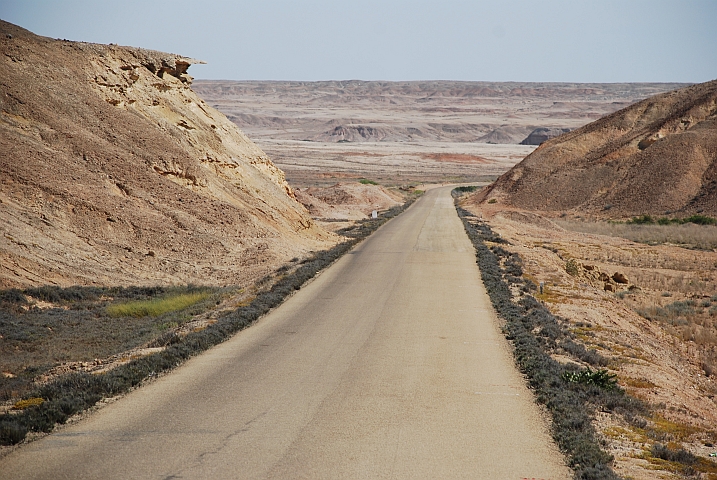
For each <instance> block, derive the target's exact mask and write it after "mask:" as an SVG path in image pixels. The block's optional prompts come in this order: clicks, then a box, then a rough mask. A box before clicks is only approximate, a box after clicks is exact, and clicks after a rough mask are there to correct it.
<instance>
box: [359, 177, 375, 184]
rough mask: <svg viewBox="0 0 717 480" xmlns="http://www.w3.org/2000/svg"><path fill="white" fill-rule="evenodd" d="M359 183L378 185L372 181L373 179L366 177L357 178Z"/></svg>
mask: <svg viewBox="0 0 717 480" xmlns="http://www.w3.org/2000/svg"><path fill="white" fill-rule="evenodd" d="M359 183H361V184H363V185H378V183H377V182H374V181H373V180H369V179H368V178H362V179H360V180H359Z"/></svg>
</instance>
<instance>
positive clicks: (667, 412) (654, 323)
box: [473, 205, 717, 479]
mask: <svg viewBox="0 0 717 480" xmlns="http://www.w3.org/2000/svg"><path fill="white" fill-rule="evenodd" d="M485 207H486V206H485V205H484V206H483V207H482V208H481V207H476V208H473V210H474V213H476V214H477V215H481V216H484V217H486V218H489V223H490V225H491V227H492V228H493V229H494V231H495V232H497V233H498V234H500V237H501V238H502V239H504V240H505V241H507V242H508V244H507V245H503V246H502V248H504V249H506V250H508V251H510V252H512V253H515V254H518V255H520V258H521V259H522V262H523V270H524V278H528V279H530V280H531V281H532V282H533V283H534V284H536V285H539V284H540V283H543V285H544V287H543V293H542V295H541V294H540V293H537V292H536V294H535V297H536V298H537V299H538V300H539V301H540V302H541V303H542V304H543V305H545V306H546V307H547V308H548V309H549V310H550V311H551V312H552V313H553V314H554V315H556V316H557V317H558V318H560V319H562V321H563V322H564V324H565V325H566V326H567V328H569V329H570V330H571V331H572V332H573V333H574V335H575V337H576V339H577V340H578V341H579V342H580V343H581V344H582V345H584V346H585V347H586V348H587V349H589V350H594V351H595V352H597V353H598V354H599V355H601V356H602V357H604V358H606V359H607V361H608V364H607V368H608V370H609V372H610V373H612V374H615V375H617V380H618V384H619V385H620V386H621V387H622V388H623V389H625V391H626V392H627V393H628V394H629V395H631V396H633V397H635V398H638V399H641V400H642V401H643V402H645V404H646V405H648V406H649V412H650V413H649V414H648V415H646V416H645V417H644V418H643V420H644V425H639V424H635V423H634V422H633V423H630V422H627V421H625V419H624V418H620V416H619V415H615V414H613V413H609V412H608V413H605V412H598V413H597V414H596V415H595V416H594V417H593V421H594V424H595V426H596V428H597V430H598V432H599V434H600V435H601V437H602V438H603V440H604V441H605V442H606V445H607V450H608V452H609V453H611V454H612V455H613V456H614V461H613V469H614V471H615V472H616V473H618V474H619V475H622V476H625V477H627V478H642V479H651V478H655V477H656V476H657V477H660V478H683V477H685V476H699V475H703V476H702V478H717V476H714V477H713V476H711V475H715V468H716V467H715V464H714V462H713V460H712V459H711V458H710V456H709V455H710V453H713V452H715V451H717V447H715V444H717V429H716V428H715V425H717V398H716V395H717V373H716V368H717V367H716V366H715V362H716V360H717V308H716V307H715V305H716V304H717V295H716V293H717V272H716V271H715V265H717V253H716V252H714V251H710V250H694V249H688V248H684V247H678V246H675V245H671V244H669V243H673V242H670V241H669V238H667V236H666V235H664V234H665V233H670V232H673V231H690V232H699V235H700V236H701V237H700V238H703V239H706V240H707V243H710V242H712V241H713V238H714V237H712V235H714V233H713V231H712V230H710V229H714V227H712V226H698V225H665V226H663V225H624V224H623V225H615V224H607V223H602V224H598V226H597V227H595V224H590V223H588V222H582V223H580V225H579V226H578V227H576V226H574V224H568V223H567V222H564V221H560V220H555V221H554V222H551V221H550V220H548V219H545V218H542V219H534V218H533V217H535V216H536V215H535V214H532V213H531V214H522V213H511V212H502V213H501V212H496V211H495V210H493V211H492V212H491V211H489V209H486V208H485ZM490 208H494V207H490ZM558 222H559V223H560V225H561V226H563V227H566V228H570V230H567V229H566V228H561V226H558V225H557V223H558ZM598 227H599V228H598ZM590 228H595V229H596V230H597V232H598V233H602V234H598V233H589V234H587V233H583V232H581V231H575V230H589V229H590ZM608 229H612V230H608ZM659 229H662V230H661V231H660V230H659ZM624 232H628V233H630V232H641V233H644V232H649V233H650V234H651V235H653V236H652V241H651V242H650V243H652V244H642V243H635V242H634V241H630V240H628V239H626V238H622V237H620V236H617V234H619V233H620V234H621V233H624ZM655 232H657V233H655ZM660 232H662V234H663V236H662V237H659V236H658V235H657V234H658V233H660ZM606 233H610V235H606ZM625 236H629V235H627V234H626V235H625ZM694 238H695V237H693V239H694ZM668 242H669V243H668ZM681 243H684V244H688V243H690V244H691V246H692V247H694V244H695V243H696V242H687V241H685V242H681ZM616 278H617V279H618V280H620V281H616V280H615V279H616ZM623 282H624V283H623ZM556 359H558V360H562V361H563V362H564V361H565V359H564V358H563V359H561V358H558V356H556Z"/></svg>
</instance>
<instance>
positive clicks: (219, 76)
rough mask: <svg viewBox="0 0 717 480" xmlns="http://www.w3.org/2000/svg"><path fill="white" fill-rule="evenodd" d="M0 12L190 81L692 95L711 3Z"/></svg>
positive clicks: (152, 5) (711, 75) (8, 6)
mask: <svg viewBox="0 0 717 480" xmlns="http://www.w3.org/2000/svg"><path fill="white" fill-rule="evenodd" d="M122 7H123V8H121V9H119V8H117V5H116V4H110V3H105V2H93V1H89V0H68V1H63V2H55V1H50V0H21V1H19V0H2V1H0V18H2V19H3V20H5V21H9V22H11V23H15V24H17V25H19V26H21V27H23V28H26V29H28V30H30V31H32V32H34V33H36V34H38V35H42V36H47V37H51V38H63V39H68V40H75V41H85V42H96V43H115V44H119V45H128V46H135V47H143V48H148V49H153V50H161V51H166V52H171V53H176V54H180V55H184V56H187V57H193V58H197V59H200V60H204V61H206V62H207V65H195V66H193V67H192V70H191V74H192V75H193V76H195V77H196V78H197V79H202V80H253V81H259V80H263V81H271V80H274V81H331V80H336V81H347V79H360V80H361V81H431V80H447V81H466V82H475V81H485V82H510V81H512V82H518V83H521V82H540V83H635V82H650V83H699V82H705V81H709V80H713V79H715V78H717V62H716V61H715V60H716V59H717V29H715V28H714V24H715V21H716V20H717V2H713V1H710V0H695V1H686V2H680V3H679V4H675V2H667V1H632V2H629V3H625V2H619V1H602V2H579V3H576V2H568V1H557V0H548V1H544V2H540V3H537V2H527V1H512V2H501V3H500V4H496V3H493V2H472V1H447V2H440V3H439V2H432V1H424V2H421V1H414V2H408V1H405V0H400V1H399V0H394V1H389V2H379V1H376V0H368V1H365V2H363V3H361V5H360V6H359V7H356V4H350V3H337V2H329V1H325V0H322V1H311V2H300V3H297V2H289V1H287V0H273V1H267V2H261V4H255V2H231V1H214V2H205V3H203V4H201V5H198V4H196V3H195V2H187V1H175V2H168V1H156V2H139V1H137V0H130V1H127V2H124V3H123V4H122Z"/></svg>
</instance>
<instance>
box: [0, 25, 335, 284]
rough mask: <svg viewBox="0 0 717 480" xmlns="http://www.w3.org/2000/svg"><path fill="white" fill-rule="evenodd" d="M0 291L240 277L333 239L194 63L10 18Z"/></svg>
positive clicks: (4, 74) (5, 38)
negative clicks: (203, 88) (217, 102)
mask: <svg viewBox="0 0 717 480" xmlns="http://www.w3.org/2000/svg"><path fill="white" fill-rule="evenodd" d="M0 51H1V52H2V55H0V79H1V80H0V172H2V173H1V174H0V225H1V226H2V236H0V288H2V287H9V286H23V285H38V284H46V283H51V284H60V285H70V284H94V283H98V284H108V285H116V284H120V285H128V284H158V283H165V284H166V283H190V282H192V283H202V284H237V283H242V282H245V281H249V280H251V279H252V278H256V277H257V276H260V275H264V274H266V273H267V272H268V271H270V270H271V269H272V268H275V267H276V266H278V265H279V264H280V263H282V262H284V261H286V260H288V259H290V258H292V257H296V256H302V255H304V254H305V253H306V252H307V251H309V250H315V249H319V248H322V247H326V246H328V245H330V244H332V243H333V242H335V237H334V236H333V235H332V234H329V233H327V232H325V231H324V230H322V229H320V228H319V227H317V226H316V225H315V224H314V223H313V222H312V220H311V218H310V216H309V214H308V212H307V211H306V209H305V208H304V207H303V206H302V205H301V204H300V203H299V202H297V201H296V199H295V198H294V194H293V192H292V190H291V188H290V187H289V185H288V184H287V183H286V180H285V178H284V175H283V172H281V170H279V169H278V168H277V167H276V166H275V165H274V164H273V163H272V162H271V160H270V159H269V158H268V157H267V156H266V154H265V153H264V152H263V151H262V150H261V149H260V148H259V147H257V146H256V145H255V144H254V143H253V142H251V141H250V140H249V139H248V138H247V137H246V136H245V135H244V134H243V133H241V132H240V131H239V130H238V129H237V127H236V126H235V125H234V124H233V123H232V122H230V121H229V120H228V119H227V118H226V117H225V116H224V115H223V114H221V113H219V112H218V111H217V110H215V109H213V108H211V107H210V106H209V105H207V104H206V103H205V102H204V101H203V100H201V99H200V98H199V97H197V96H196V95H195V94H194V92H193V91H192V90H191V88H190V84H191V80H192V79H191V77H190V76H189V75H188V73H187V69H188V68H189V66H190V65H191V64H193V63H197V61H196V60H193V59H189V58H185V57H182V56H179V55H173V54H166V53H161V52H154V51H150V50H144V49H139V48H132V47H119V46H116V45H98V44H89V43H80V42H69V41H63V40H53V39H49V38H44V37H39V36H36V35H34V34H32V33H30V32H28V31H26V30H23V29H21V28H19V27H16V26H14V25H12V24H9V23H6V22H0Z"/></svg>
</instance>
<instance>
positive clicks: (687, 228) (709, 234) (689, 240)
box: [555, 220, 717, 250]
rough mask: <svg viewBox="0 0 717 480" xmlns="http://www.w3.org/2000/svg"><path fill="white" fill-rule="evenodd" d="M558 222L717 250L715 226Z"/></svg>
mask: <svg viewBox="0 0 717 480" xmlns="http://www.w3.org/2000/svg"><path fill="white" fill-rule="evenodd" d="M555 223H557V224H558V225H560V226H561V227H563V228H564V229H566V230H571V231H574V232H582V233H591V234H595V235H608V236H611V237H621V238H626V239H628V240H632V241H633V242H639V243H647V244H650V245H658V244H665V243H672V244H676V245H688V246H690V247H693V248H698V249H701V250H712V249H714V248H717V226H714V225H695V224H693V223H686V224H683V225H674V224H672V225H640V224H625V223H611V222H587V221H586V222H577V221H573V220H555Z"/></svg>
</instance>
